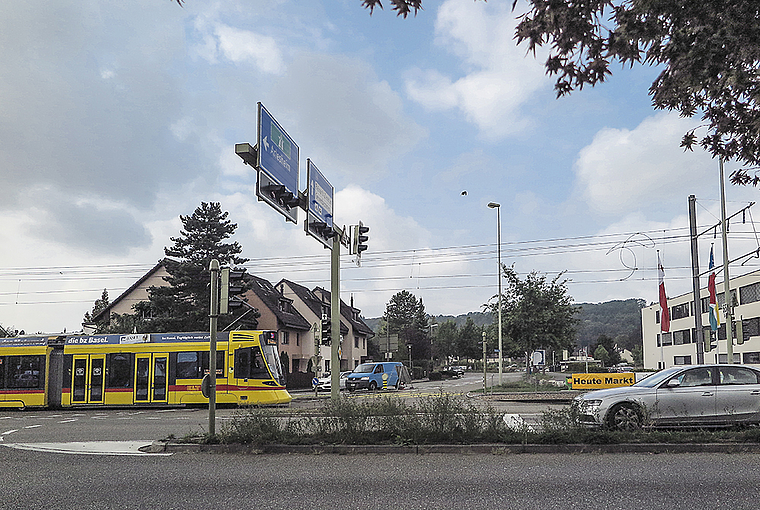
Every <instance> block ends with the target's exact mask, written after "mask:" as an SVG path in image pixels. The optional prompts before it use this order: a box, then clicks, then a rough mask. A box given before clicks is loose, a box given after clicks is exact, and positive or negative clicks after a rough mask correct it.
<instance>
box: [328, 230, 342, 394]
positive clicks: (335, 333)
mask: <svg viewBox="0 0 760 510" xmlns="http://www.w3.org/2000/svg"><path fill="white" fill-rule="evenodd" d="M342 235H343V234H342V233H338V235H336V236H334V237H333V247H332V258H331V264H330V336H331V338H332V342H331V349H330V398H331V399H332V400H338V399H339V398H340V386H339V384H340V356H339V354H338V349H339V348H340V238H341V236H342Z"/></svg>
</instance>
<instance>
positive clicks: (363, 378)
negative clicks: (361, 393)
mask: <svg viewBox="0 0 760 510" xmlns="http://www.w3.org/2000/svg"><path fill="white" fill-rule="evenodd" d="M361 380H362V381H369V376H367V377H362V378H361Z"/></svg>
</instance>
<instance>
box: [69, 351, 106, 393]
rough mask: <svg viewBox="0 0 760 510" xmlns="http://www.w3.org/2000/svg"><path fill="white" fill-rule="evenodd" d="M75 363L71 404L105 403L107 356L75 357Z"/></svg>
mask: <svg viewBox="0 0 760 510" xmlns="http://www.w3.org/2000/svg"><path fill="white" fill-rule="evenodd" d="M73 361H74V370H73V374H72V381H71V389H72V392H71V402H72V403H73V404H101V403H103V387H104V384H105V372H106V371H105V367H106V356H105V354H90V355H86V354H85V355H79V356H74V359H73Z"/></svg>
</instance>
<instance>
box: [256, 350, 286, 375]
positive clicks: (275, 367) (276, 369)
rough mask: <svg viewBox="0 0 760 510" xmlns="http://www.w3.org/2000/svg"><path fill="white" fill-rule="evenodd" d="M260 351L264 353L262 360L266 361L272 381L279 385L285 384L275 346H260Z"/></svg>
mask: <svg viewBox="0 0 760 510" xmlns="http://www.w3.org/2000/svg"><path fill="white" fill-rule="evenodd" d="M261 350H262V351H263V352H264V359H266V360H267V365H269V371H270V372H272V376H273V377H274V379H275V380H276V381H277V382H279V383H280V384H285V379H284V378H283V376H282V367H281V366H280V357H279V356H278V355H277V346H276V345H262V346H261Z"/></svg>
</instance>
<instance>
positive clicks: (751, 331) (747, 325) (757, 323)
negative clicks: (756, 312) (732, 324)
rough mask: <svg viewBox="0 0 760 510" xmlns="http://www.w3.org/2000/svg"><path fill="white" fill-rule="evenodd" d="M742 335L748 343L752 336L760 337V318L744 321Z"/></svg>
mask: <svg viewBox="0 0 760 510" xmlns="http://www.w3.org/2000/svg"><path fill="white" fill-rule="evenodd" d="M742 333H743V335H742V336H743V337H744V341H745V342H746V341H747V340H749V338H750V337H752V336H760V317H754V318H752V319H743V320H742Z"/></svg>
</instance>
